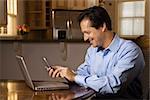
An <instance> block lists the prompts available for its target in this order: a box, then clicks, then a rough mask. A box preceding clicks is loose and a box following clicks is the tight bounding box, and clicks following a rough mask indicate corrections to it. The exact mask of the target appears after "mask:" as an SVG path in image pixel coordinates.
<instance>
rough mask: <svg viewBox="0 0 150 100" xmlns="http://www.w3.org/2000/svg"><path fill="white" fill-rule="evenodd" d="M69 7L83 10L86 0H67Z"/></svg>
mask: <svg viewBox="0 0 150 100" xmlns="http://www.w3.org/2000/svg"><path fill="white" fill-rule="evenodd" d="M68 4H69V5H68V6H69V9H72V10H83V9H85V8H87V0H68Z"/></svg>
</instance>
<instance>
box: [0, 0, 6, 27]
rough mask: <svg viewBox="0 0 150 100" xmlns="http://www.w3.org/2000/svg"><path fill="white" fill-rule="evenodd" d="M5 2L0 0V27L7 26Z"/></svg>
mask: <svg viewBox="0 0 150 100" xmlns="http://www.w3.org/2000/svg"><path fill="white" fill-rule="evenodd" d="M6 5H7V4H6V0H0V26H4V25H7V8H6V7H7V6H6Z"/></svg>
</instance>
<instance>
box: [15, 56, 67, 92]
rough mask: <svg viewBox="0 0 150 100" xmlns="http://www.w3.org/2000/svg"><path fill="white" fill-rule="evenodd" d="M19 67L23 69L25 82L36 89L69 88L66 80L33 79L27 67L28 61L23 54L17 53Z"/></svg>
mask: <svg viewBox="0 0 150 100" xmlns="http://www.w3.org/2000/svg"><path fill="white" fill-rule="evenodd" d="M16 58H17V61H18V64H19V67H20V69H21V72H22V75H23V77H24V80H25V83H26V84H27V85H28V86H29V87H30V88H31V89H33V90H35V91H38V90H39V91H44V90H56V89H69V85H68V84H67V83H65V82H59V81H48V82H45V81H38V82H37V81H32V79H31V76H30V74H29V71H28V69H27V65H26V62H25V60H24V57H23V56H20V55H16Z"/></svg>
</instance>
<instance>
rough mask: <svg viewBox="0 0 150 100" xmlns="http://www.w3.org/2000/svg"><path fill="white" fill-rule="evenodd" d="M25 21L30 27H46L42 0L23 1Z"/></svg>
mask: <svg viewBox="0 0 150 100" xmlns="http://www.w3.org/2000/svg"><path fill="white" fill-rule="evenodd" d="M25 15H26V16H25V21H26V24H27V25H29V26H30V29H31V30H32V29H44V28H46V21H45V2H44V1H43V0H38V1H36V0H31V1H30V0H29V1H28V0H27V1H25Z"/></svg>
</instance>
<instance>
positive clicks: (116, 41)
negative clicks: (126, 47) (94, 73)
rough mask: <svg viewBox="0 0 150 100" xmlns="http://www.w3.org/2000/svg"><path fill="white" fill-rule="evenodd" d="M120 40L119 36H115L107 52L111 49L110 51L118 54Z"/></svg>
mask: <svg viewBox="0 0 150 100" xmlns="http://www.w3.org/2000/svg"><path fill="white" fill-rule="evenodd" d="M119 39H120V38H119V36H118V35H117V34H115V36H114V38H113V40H112V42H111V43H110V45H109V46H108V47H107V48H106V49H105V50H107V49H109V50H110V51H113V52H116V51H117V50H118V49H119Z"/></svg>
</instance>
